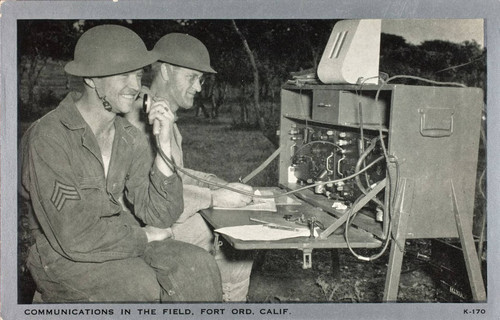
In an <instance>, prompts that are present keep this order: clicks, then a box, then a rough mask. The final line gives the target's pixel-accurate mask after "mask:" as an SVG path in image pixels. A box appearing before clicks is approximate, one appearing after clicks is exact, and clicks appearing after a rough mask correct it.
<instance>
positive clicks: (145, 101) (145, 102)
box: [142, 93, 153, 113]
mask: <svg viewBox="0 0 500 320" xmlns="http://www.w3.org/2000/svg"><path fill="white" fill-rule="evenodd" d="M152 103H153V99H151V97H150V96H149V94H147V93H145V94H144V95H143V96H142V111H143V112H144V113H149V110H150V109H151V104H152Z"/></svg>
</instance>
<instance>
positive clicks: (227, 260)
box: [125, 33, 253, 302]
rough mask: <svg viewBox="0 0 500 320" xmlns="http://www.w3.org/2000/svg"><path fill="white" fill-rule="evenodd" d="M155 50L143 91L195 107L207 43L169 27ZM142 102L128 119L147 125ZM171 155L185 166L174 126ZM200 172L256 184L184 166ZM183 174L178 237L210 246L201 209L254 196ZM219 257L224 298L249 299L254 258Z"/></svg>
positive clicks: (174, 105)
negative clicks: (149, 83) (154, 57)
mask: <svg viewBox="0 0 500 320" xmlns="http://www.w3.org/2000/svg"><path fill="white" fill-rule="evenodd" d="M152 51H153V52H156V53H157V54H158V55H159V61H158V62H155V63H153V65H152V70H153V78H152V82H151V86H150V88H149V89H148V88H143V91H144V92H145V93H147V94H149V95H150V96H152V98H153V100H155V101H164V102H166V103H167V104H168V107H169V109H170V110H171V111H172V112H173V113H174V114H176V112H177V110H178V109H180V108H184V109H190V108H192V107H193V102H194V97H195V95H196V94H197V93H199V92H200V91H201V89H202V87H201V86H202V84H203V77H204V74H205V73H209V74H215V73H216V71H215V70H214V69H213V68H212V67H211V66H210V57H209V53H208V50H207V48H206V47H205V45H204V44H203V43H202V42H201V41H199V40H198V39H196V38H194V37H192V36H190V35H187V34H181V33H171V34H167V35H165V36H164V37H162V38H161V39H160V40H159V41H158V42H157V43H156V45H155V46H154V48H153V50H152ZM141 107H142V106H141V105H139V104H138V105H136V109H135V112H130V113H128V114H127V115H125V116H126V117H127V119H128V120H129V121H130V122H131V123H132V124H134V125H135V126H137V127H138V128H141V129H142V130H143V131H147V130H146V127H145V125H146V124H145V122H144V121H141V115H140V112H141V111H140V110H141ZM173 132H174V134H173V135H172V142H171V145H172V157H173V159H174V161H175V163H176V164H177V165H179V166H181V167H183V154H182V146H181V144H182V137H181V134H180V132H179V130H178V128H177V125H176V124H174V126H173ZM184 170H187V171H188V172H189V173H190V174H191V175H194V176H196V177H198V178H201V179H204V180H208V181H211V182H216V183H219V184H227V185H228V186H230V187H233V188H237V189H241V190H243V191H246V192H250V193H251V192H252V187H250V186H248V185H244V184H241V183H228V182H227V181H225V180H223V179H221V178H218V177H217V176H215V175H213V174H209V173H205V172H200V171H195V170H192V169H186V168H184ZM181 176H182V181H183V185H184V212H183V213H182V215H181V216H180V218H179V219H178V220H177V221H176V223H175V224H174V225H173V226H172V230H173V234H174V237H175V239H176V240H180V241H185V242H188V243H192V244H195V245H197V246H200V247H202V248H204V249H205V250H207V251H211V249H212V247H213V235H212V232H211V230H210V228H209V227H208V226H207V223H206V222H205V220H204V219H203V218H202V217H201V215H200V214H199V213H198V211H200V210H202V209H207V208H210V207H243V206H245V205H247V204H248V203H250V202H251V201H252V199H251V197H249V196H246V195H242V194H238V193H235V192H232V191H229V190H226V189H223V188H217V187H214V186H213V185H208V184H206V183H203V182H200V181H198V180H196V179H193V178H192V177H189V176H187V175H183V174H181ZM221 249H222V250H218V251H217V255H216V257H215V259H216V261H217V263H218V266H219V269H220V271H221V276H222V289H223V298H224V301H240V302H241V301H246V300H247V294H248V288H249V284H250V273H251V271H252V264H253V259H252V257H251V255H250V254H249V253H248V252H241V251H236V250H231V248H230V247H227V246H224V247H222V248H221Z"/></svg>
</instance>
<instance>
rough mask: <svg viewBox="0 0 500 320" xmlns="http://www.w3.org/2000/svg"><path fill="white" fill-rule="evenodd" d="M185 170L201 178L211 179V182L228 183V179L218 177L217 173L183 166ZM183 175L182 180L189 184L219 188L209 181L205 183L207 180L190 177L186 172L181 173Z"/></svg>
mask: <svg viewBox="0 0 500 320" xmlns="http://www.w3.org/2000/svg"><path fill="white" fill-rule="evenodd" d="M183 169H184V170H185V171H187V172H188V173H189V174H191V175H193V176H195V177H198V178H201V179H203V180H208V181H211V182H217V183H221V184H227V182H226V181H224V180H222V179H220V178H218V177H217V176H216V175H215V174H212V173H205V172H201V171H196V170H193V169H187V168H183ZM180 175H181V177H182V181H183V183H184V184H189V185H194V186H198V187H202V188H210V189H212V190H213V189H217V187H216V186H213V185H210V184H208V183H205V182H201V181H199V180H196V179H194V178H192V177H189V176H188V175H186V174H184V173H180Z"/></svg>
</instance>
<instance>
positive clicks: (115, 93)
mask: <svg viewBox="0 0 500 320" xmlns="http://www.w3.org/2000/svg"><path fill="white" fill-rule="evenodd" d="M143 74H144V71H143V69H138V70H134V71H131V72H127V73H122V74H117V75H113V76H109V77H102V78H97V79H94V82H95V83H96V87H97V90H98V92H99V95H101V96H106V100H107V101H108V102H109V103H110V104H111V107H112V110H113V112H115V113H128V112H130V111H131V110H133V107H134V101H135V99H136V98H137V96H138V94H139V90H140V88H141V79H142V76H143Z"/></svg>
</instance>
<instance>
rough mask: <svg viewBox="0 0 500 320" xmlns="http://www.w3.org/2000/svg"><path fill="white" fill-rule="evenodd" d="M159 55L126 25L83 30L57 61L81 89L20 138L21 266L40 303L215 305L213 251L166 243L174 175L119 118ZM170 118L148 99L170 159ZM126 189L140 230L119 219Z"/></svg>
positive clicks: (178, 188) (178, 191) (176, 204)
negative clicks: (24, 236)
mask: <svg viewBox="0 0 500 320" xmlns="http://www.w3.org/2000/svg"><path fill="white" fill-rule="evenodd" d="M156 59H157V55H156V54H155V53H153V52H150V51H148V50H147V49H146V46H145V45H144V42H143V41H142V40H141V39H140V38H139V36H138V35H137V34H135V33H134V32H133V31H131V30H129V29H127V28H125V27H122V26H116V25H102V26H97V27H94V28H92V29H90V30H88V31H87V32H85V33H84V34H83V35H82V36H81V37H80V39H79V40H78V42H77V44H76V47H75V52H74V60H73V61H71V62H69V63H68V64H66V66H65V71H66V72H67V73H69V74H71V75H75V76H79V77H82V78H83V81H84V89H83V92H82V93H76V92H71V93H69V94H68V95H67V96H66V98H65V99H64V100H63V101H62V102H61V103H60V104H59V106H58V107H57V108H56V109H55V110H53V111H51V112H50V113H48V114H47V115H45V116H44V117H42V118H41V119H39V120H38V121H36V122H35V123H34V124H33V125H32V126H31V128H30V129H29V130H28V131H27V133H26V134H25V136H24V137H23V142H22V150H21V151H22V164H23V165H22V185H23V190H22V191H23V192H22V193H23V195H24V196H25V197H26V198H28V199H29V201H30V205H31V206H32V210H31V212H32V213H33V214H34V216H33V217H32V218H33V219H32V228H33V229H35V230H34V236H35V239H36V242H35V244H34V245H33V246H32V247H31V248H30V253H29V257H28V261H27V265H28V268H29V270H30V272H31V274H32V275H33V278H34V280H35V282H36V284H37V289H38V291H39V292H40V293H41V299H42V300H43V302H88V301H93V302H158V301H221V298H222V292H221V284H220V275H219V271H218V268H217V265H216V263H215V260H214V259H213V257H212V256H211V255H210V254H208V253H206V251H204V250H202V249H200V248H198V247H196V246H193V245H189V244H186V243H183V242H179V241H174V240H172V239H169V238H171V237H172V232H171V230H170V229H169V228H168V227H170V226H171V225H172V224H173V223H174V222H175V221H176V220H177V219H178V218H179V216H180V214H181V213H182V210H183V203H182V183H181V179H180V177H179V176H178V175H177V174H176V173H174V172H173V171H172V169H171V168H170V167H169V165H168V164H167V163H166V162H165V161H164V160H163V158H162V157H161V156H160V155H157V156H156V157H155V158H154V159H153V156H152V155H151V153H150V152H147V150H149V144H148V141H147V138H146V136H145V135H144V134H143V133H141V132H139V131H138V130H137V129H136V128H135V127H134V126H132V125H131V124H130V123H129V122H128V121H126V120H125V119H123V118H122V117H117V114H120V113H127V112H130V111H131V110H132V108H133V104H134V101H135V100H136V98H137V96H138V94H139V91H140V88H141V77H142V75H143V67H145V66H147V65H149V64H151V63H152V62H154V61H156ZM173 120H174V114H173V113H172V112H171V111H170V110H169V109H168V108H167V107H166V105H165V103H162V102H158V103H156V104H154V105H153V107H152V110H151V112H150V113H149V121H150V122H155V125H156V126H157V128H155V130H156V131H159V134H158V139H159V142H160V145H161V148H162V150H163V153H164V154H165V155H166V156H167V157H170V156H171V154H172V146H171V141H172V133H173V129H174V123H173ZM123 195H125V196H126V200H127V202H128V203H129V204H130V205H131V206H132V207H133V209H134V213H135V215H136V217H137V218H138V219H139V220H141V222H142V223H143V224H145V226H144V225H140V224H139V222H137V220H132V219H129V218H127V217H128V215H124V214H122V213H123V212H122V202H123ZM35 222H36V223H35Z"/></svg>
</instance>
